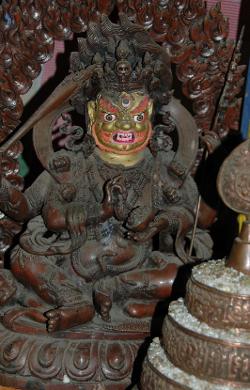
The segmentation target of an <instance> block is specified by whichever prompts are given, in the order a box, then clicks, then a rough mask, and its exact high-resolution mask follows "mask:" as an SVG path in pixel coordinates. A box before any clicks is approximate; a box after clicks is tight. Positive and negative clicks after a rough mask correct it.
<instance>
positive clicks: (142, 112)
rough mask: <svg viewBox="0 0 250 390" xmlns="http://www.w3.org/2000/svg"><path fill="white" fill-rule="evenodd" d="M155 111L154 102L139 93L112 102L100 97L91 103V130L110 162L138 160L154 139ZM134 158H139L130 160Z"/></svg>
mask: <svg viewBox="0 0 250 390" xmlns="http://www.w3.org/2000/svg"><path fill="white" fill-rule="evenodd" d="M152 108H153V104H152V100H151V99H149V97H148V96H147V95H145V94H142V93H138V92H133V93H130V94H128V93H126V92H122V93H121V94H120V95H119V96H115V97H108V98H106V97H103V96H102V95H100V96H98V98H97V100H96V101H91V102H89V103H88V114H89V119H90V127H91V132H92V135H93V137H94V139H95V142H96V145H97V147H98V149H99V150H100V151H101V152H102V153H105V156H106V157H107V156H110V157H109V158H108V159H110V158H111V157H112V156H113V155H114V156H113V158H112V160H113V161H118V160H124V161H125V160H126V161H128V160H130V161H132V160H138V157H139V155H140V156H141V152H142V151H143V150H144V149H145V148H146V146H147V144H148V142H149V140H150V138H151V135H152V125H151V115H152ZM132 155H138V157H136V156H133V158H128V157H129V156H132ZM118 156H119V157H118ZM121 156H127V157H126V158H124V157H123V158H121Z"/></svg>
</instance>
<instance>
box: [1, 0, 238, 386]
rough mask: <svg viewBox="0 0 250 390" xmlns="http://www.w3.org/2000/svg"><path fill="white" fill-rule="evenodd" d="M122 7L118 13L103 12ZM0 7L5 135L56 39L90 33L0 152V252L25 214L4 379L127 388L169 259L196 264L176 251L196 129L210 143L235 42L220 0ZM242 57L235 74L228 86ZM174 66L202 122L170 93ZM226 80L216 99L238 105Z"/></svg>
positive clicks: (189, 215) (4, 344)
mask: <svg viewBox="0 0 250 390" xmlns="http://www.w3.org/2000/svg"><path fill="white" fill-rule="evenodd" d="M114 7H115V8H114ZM118 10H120V11H121V10H122V11H123V12H124V13H123V14H121V15H120V21H119V22H118V23H117V24H114V23H112V22H111V21H110V20H109V18H108V17H107V15H101V14H102V13H103V14H105V13H106V14H110V13H111V11H114V12H113V14H112V17H113V16H114V15H115V12H117V11H118ZM1 12H2V19H3V23H5V25H3V28H2V30H1V31H3V42H4V44H3V52H4V53H5V51H6V53H7V54H8V55H9V57H8V58H7V57H5V56H3V58H4V61H5V58H7V59H6V61H5V62H4V63H3V65H2V73H1V74H2V75H3V83H2V86H3V88H2V90H1V97H2V100H0V104H2V115H3V120H2V122H3V130H2V133H1V135H2V140H5V139H6V137H7V135H9V134H10V133H11V132H12V130H13V129H14V128H15V127H16V126H17V124H18V121H19V120H20V116H21V114H22V110H23V107H22V103H21V99H20V95H21V94H23V93H25V92H27V90H28V89H29V88H30V86H31V85H32V80H33V79H34V78H35V77H37V75H38V74H39V72H40V64H41V63H42V62H46V60H48V59H49V57H50V55H51V53H52V50H53V41H54V39H67V38H68V37H69V36H70V34H71V33H72V32H77V33H78V32H86V31H87V34H86V38H79V40H78V47H79V48H78V52H75V53H72V55H71V73H70V75H69V76H67V77H66V78H65V79H64V80H63V81H62V82H61V83H60V85H59V86H58V87H57V88H56V89H55V91H54V92H53V93H52V94H51V96H50V97H49V98H48V99H47V100H46V101H45V102H44V103H43V104H42V105H41V106H40V108H39V109H38V110H37V111H36V112H35V113H34V114H33V115H32V116H31V117H30V119H29V120H28V121H27V122H26V124H24V125H23V126H22V127H21V128H20V129H19V131H18V132H16V133H15V134H14V136H13V137H12V138H9V140H7V142H6V143H4V144H3V145H2V146H1V148H0V152H1V159H2V160H1V162H2V167H3V168H2V171H1V179H2V180H1V190H0V207H1V210H2V211H3V213H4V214H3V217H4V215H5V216H8V218H9V219H7V217H6V218H5V217H4V218H2V220H1V221H0V226H1V227H3V238H2V242H3V245H2V248H0V249H1V250H2V253H3V252H4V250H6V248H7V247H8V246H9V245H10V243H11V239H12V237H13V235H14V234H15V233H17V232H18V231H19V229H20V226H21V224H22V223H26V222H27V227H26V228H25V229H24V231H23V233H22V234H21V236H20V238H19V243H18V245H17V246H16V247H15V248H14V249H12V251H11V255H10V257H11V270H7V269H2V270H1V273H0V283H1V295H0V304H1V322H2V325H1V337H2V341H1V342H0V369H1V370H2V371H3V372H4V373H5V374H6V375H5V374H3V375H2V379H3V381H4V383H6V384H9V385H15V384H16V379H13V374H15V375H17V374H18V375H19V376H20V386H22V388H25V386H27V382H28V381H29V380H31V385H32V386H33V385H34V383H33V382H32V381H36V380H37V381H38V382H39V384H38V385H37V386H41V388H42V389H46V390H56V389H61V388H63V389H64V388H65V389H77V388H78V386H79V385H83V386H84V387H86V388H89V389H96V388H105V389H113V388H116V389H118V388H119V389H123V388H125V387H126V386H127V385H128V384H129V382H130V380H131V373H132V367H133V362H134V360H135V357H136V354H137V352H138V348H139V346H140V345H141V344H142V341H143V338H144V337H145V336H146V335H148V334H149V329H150V322H151V319H152V316H153V315H154V312H155V310H156V307H157V304H158V303H159V301H160V300H165V299H166V298H169V297H170V296H171V293H172V286H173V283H174V280H175V278H176V275H177V271H178V267H179V266H180V265H182V264H183V263H188V262H192V261H193V258H192V257H191V256H189V255H188V254H187V251H186V247H185V244H186V241H185V240H186V237H187V235H188V234H189V233H190V230H191V227H192V226H193V223H194V219H195V218H194V210H195V205H196V202H197V198H198V191H197V187H196V185H195V183H194V181H193V179H192V177H191V175H190V172H191V170H192V167H193V165H194V163H195V161H196V156H197V153H198V148H199V139H198V134H199V132H200V133H202V136H203V135H204V137H205V135H207V136H208V139H206V138H204V137H203V141H204V143H205V144H207V143H209V142H210V144H213V145H214V144H216V142H214V143H213V142H211V138H214V139H215V138H216V137H217V138H216V141H217V139H220V138H221V134H217V130H216V129H215V127H213V123H212V122H213V121H212V118H213V117H214V116H215V113H216V112H215V107H217V105H218V104H217V103H218V98H219V96H220V91H221V90H222V87H223V85H224V83H225V77H226V74H227V72H228V69H229V68H228V66H229V65H228V64H229V62H230V61H231V58H232V53H233V44H232V43H231V42H229V41H227V40H226V38H227V27H228V26H227V22H226V21H225V19H224V18H223V15H222V14H221V12H220V9H219V7H218V6H217V7H215V8H213V9H212V11H211V12H210V13H209V14H207V13H206V9H205V6H204V4H203V2H197V1H191V0H190V1H183V3H182V2H179V1H178V2H176V1H171V0H170V1H168V2H164V1H162V2H156V1H152V2H147V3H145V2H139V1H133V2H132V1H129V2H126V1H124V2H119V3H117V4H115V2H111V1H101V2H98V5H97V4H96V2H94V1H89V2H88V6H86V4H79V2H78V1H68V0H57V1H55V0H54V1H52V2H51V1H45V2H44V1H43V2H40V1H38V0H37V1H29V2H25V1H11V2H8V3H4V4H3V5H2V6H1ZM131 19H135V20H136V21H137V24H136V23H133V22H132V21H131ZM145 27H146V30H148V32H146V31H145ZM31 37H32V39H31ZM156 41H157V42H160V43H161V45H159V44H157V43H156ZM238 54H239V48H237V50H236V51H235V56H234V57H233V61H234V67H233V68H232V69H231V71H232V74H234V75H235V77H236V78H235V79H234V80H236V79H237V80H238V81H239V80H240V79H241V71H242V69H239V68H238V67H237V64H238V62H237V61H238V57H239V56H238ZM171 62H172V63H174V64H176V75H177V77H178V78H179V80H180V81H181V82H182V84H183V93H184V94H185V95H186V97H188V98H190V99H192V100H193V102H194V104H193V107H194V112H195V114H196V116H195V118H196V123H197V124H198V129H197V127H196V125H195V122H194V120H193V118H192V116H191V114H189V113H188V111H187V110H186V109H185V108H184V107H183V106H182V105H181V104H180V103H179V102H178V101H176V99H174V98H173V96H172V74H171ZM225 64H226V65H225ZM235 69H236V70H235ZM0 71H1V69H0ZM234 72H235V73H234ZM237 77H238V78H237ZM231 79H232V77H229V82H228V84H227V87H228V88H227V90H226V92H225V95H226V96H229V95H230V96H231V100H232V101H233V100H234V97H235V95H236V93H237V92H238V90H236V91H235V90H234V91H233V90H232V91H231V90H230V88H229V86H230V85H231V84H230V83H231ZM21 81H22V83H21ZM219 103H220V107H219V108H221V106H223V104H222V103H223V101H220V102H219ZM74 109H75V110H77V111H78V112H80V113H85V115H86V116H87V121H86V128H80V127H76V126H74V125H73V124H72V123H70V124H69V123H67V125H65V124H64V125H62V126H61V132H62V133H63V134H64V135H66V140H65V148H63V149H61V150H59V151H57V152H56V151H55V150H54V148H53V143H52V130H53V125H54V123H55V121H56V120H57V119H58V118H60V116H62V117H64V118H65V117H66V116H67V115H68V112H69V111H71V110H74ZM153 109H154V111H155V114H156V115H155V118H153V117H152V111H153ZM223 110H224V106H223ZM226 112H227V111H226V110H224V114H225V115H226ZM83 122H84V121H83ZM83 126H84V125H83ZM31 128H34V147H35V150H36V154H37V157H38V158H39V160H40V162H41V164H42V165H43V167H44V171H43V172H42V174H41V175H40V176H39V177H38V178H37V179H36V181H35V182H34V183H33V184H32V186H31V187H30V188H28V189H27V190H26V191H25V192H22V191H21V186H22V183H21V180H20V177H19V174H18V169H17V157H18V155H19V154H20V152H21V144H20V138H21V137H22V136H23V135H24V134H26V133H27V132H28V131H30V129H31ZM208 131H209V132H208ZM226 131H227V130H225V131H224V133H223V134H225V133H226ZM171 136H172V138H171ZM209 136H210V138H209ZM176 138H177V139H178V143H177V145H176V146H175V150H173V145H174V140H175V139H176ZM210 149H211V150H213V147H212V148H209V147H208V150H210ZM4 167H6V168H5V169H4ZM210 217H211V215H209V216H208V217H206V218H204V220H203V225H204V226H207V224H208V223H206V221H207V219H209V220H210V219H211V218H210ZM13 221H15V222H13ZM157 235H159V236H160V240H159V241H160V246H159V248H157V249H159V250H157V251H156V250H154V249H155V248H153V247H152V242H153V238H154V237H155V236H157ZM202 241H205V245H204V244H201V243H202ZM208 242H209V240H208ZM206 245H207V247H206ZM201 246H202V251H203V253H205V257H206V256H208V257H209V254H210V253H211V251H210V249H211V248H209V244H207V243H206V240H200V241H199V239H198V240H196V243H195V245H194V247H195V248H196V249H197V250H199V248H200V247H201ZM10 363H11V364H10ZM26 377H27V378H29V379H27V378H26ZM47 381H53V383H49V384H48V382H47ZM68 381H69V382H68ZM71 382H73V384H71ZM115 386H116V387H115Z"/></svg>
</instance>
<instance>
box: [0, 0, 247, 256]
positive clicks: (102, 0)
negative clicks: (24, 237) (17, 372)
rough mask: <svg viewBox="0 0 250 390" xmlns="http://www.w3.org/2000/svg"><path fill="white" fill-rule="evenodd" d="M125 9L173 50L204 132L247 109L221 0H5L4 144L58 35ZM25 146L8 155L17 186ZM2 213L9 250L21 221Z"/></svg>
mask: <svg viewBox="0 0 250 390" xmlns="http://www.w3.org/2000/svg"><path fill="white" fill-rule="evenodd" d="M120 11H122V12H124V13H126V14H127V15H129V17H130V18H131V19H132V20H134V21H136V22H138V23H140V24H142V25H143V26H145V28H146V29H147V30H148V31H149V32H150V34H151V35H152V36H153V37H154V39H155V40H156V41H158V42H159V43H161V44H162V45H164V46H165V47H166V50H168V51H169V53H170V55H171V59H172V63H173V64H175V66H176V75H177V78H178V79H179V80H180V82H181V83H182V92H183V94H184V96H186V97H187V98H188V99H190V100H191V101H192V103H193V113H194V116H195V120H196V123H197V125H198V128H199V130H200V132H201V133H203V134H210V131H211V130H213V132H214V133H215V134H217V136H218V137H219V138H222V137H224V136H225V135H226V134H227V133H228V132H229V131H230V127H232V123H233V126H235V125H236V123H237V121H238V118H239V112H240V101H239V100H238V99H237V98H236V96H237V94H238V93H239V90H240V85H241V84H242V83H243V78H242V72H243V70H244V68H243V67H240V66H238V62H239V57H240V55H239V52H238V51H237V50H236V52H235V55H234V58H233V62H232V64H231V68H230V72H228V70H229V68H228V66H229V63H230V61H231V59H232V54H233V51H234V43H233V42H232V41H231V40H229V39H228V30H229V28H228V20H227V19H226V18H225V17H224V16H223V14H222V13H221V9H220V6H219V4H218V5H217V6H215V7H213V8H212V9H211V10H210V11H209V12H208V11H207V9H206V5H205V1H202V0H150V1H143V0H119V1H118V0H117V1H114V0H85V1H84V0H82V1H80V0H11V1H6V0H4V1H3V2H2V5H1V6H0V52H1V61H0V109H1V110H0V124H1V130H0V142H1V143H2V142H3V141H4V140H5V139H6V138H7V137H8V135H9V134H10V133H11V132H12V131H13V130H14V129H15V128H16V127H17V126H18V124H19V121H20V118H21V115H22V112H23V104H22V100H21V98H20V96H21V95H23V94H25V93H27V91H28V90H29V89H30V87H31V86H32V83H33V80H34V79H35V78H36V77H37V76H38V75H39V73H40V71H41V64H42V63H45V62H47V61H48V60H49V59H50V57H51V55H52V53H53V47H54V40H56V39H59V40H66V39H68V38H69V37H70V35H71V33H72V32H73V33H80V32H84V31H86V29H87V26H88V23H89V22H90V21H96V20H98V18H99V17H100V15H101V14H102V13H105V14H107V15H111V14H112V17H114V15H117V13H118V12H120ZM227 77H228V78H229V82H228V83H227V87H226V89H224V91H223V94H222V88H223V85H224V83H225V79H226V78H227ZM221 95H222V99H220V97H221ZM218 107H219V115H217V120H216V121H215V122H214V117H215V116H216V113H217V114H218ZM216 110H217V111H216ZM213 123H215V125H213ZM213 136H214V134H213ZM21 151H22V145H21V143H20V142H17V143H16V144H15V145H13V146H12V147H11V148H10V149H9V150H8V152H7V153H6V154H5V155H4V156H2V171H3V174H4V176H5V177H6V178H7V179H8V180H9V181H11V182H12V183H13V184H14V185H16V186H18V187H22V178H21V177H20V175H19V169H18V162H17V158H18V156H19V155H20V153H21ZM1 217H2V218H1V219H0V231H1V233H2V234H1V238H0V253H2V254H3V253H4V252H5V250H6V249H7V247H8V246H9V245H10V243H11V241H12V237H13V235H14V234H16V233H17V232H18V230H19V228H20V226H19V225H18V224H16V223H14V222H13V221H11V220H9V219H7V218H5V217H4V216H3V215H1Z"/></svg>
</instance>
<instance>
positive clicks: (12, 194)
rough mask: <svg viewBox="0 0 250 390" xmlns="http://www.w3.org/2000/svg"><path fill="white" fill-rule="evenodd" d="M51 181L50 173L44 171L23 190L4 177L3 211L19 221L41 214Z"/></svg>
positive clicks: (1, 191)
mask: <svg viewBox="0 0 250 390" xmlns="http://www.w3.org/2000/svg"><path fill="white" fill-rule="evenodd" d="M50 182H51V177H50V175H49V173H48V172H46V171H44V172H42V173H41V174H40V175H39V176H38V178H37V179H36V180H35V181H34V183H33V184H32V185H31V186H30V187H29V188H28V189H27V190H26V191H25V192H21V191H20V190H18V189H17V188H15V187H14V186H12V185H11V184H10V183H9V182H8V181H7V180H5V179H2V185H1V188H0V209H1V211H2V212H3V213H4V214H5V215H7V216H8V217H10V218H12V219H14V220H15V221H18V222H25V221H26V220H29V219H31V218H32V217H34V216H36V215H38V214H40V213H41V210H42V207H43V205H44V203H45V201H46V198H47V194H48V190H49V187H50Z"/></svg>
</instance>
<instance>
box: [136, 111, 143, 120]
mask: <svg viewBox="0 0 250 390" xmlns="http://www.w3.org/2000/svg"><path fill="white" fill-rule="evenodd" d="M143 119H144V113H143V112H141V113H140V114H137V115H135V116H134V121H135V122H142V121H143Z"/></svg>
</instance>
